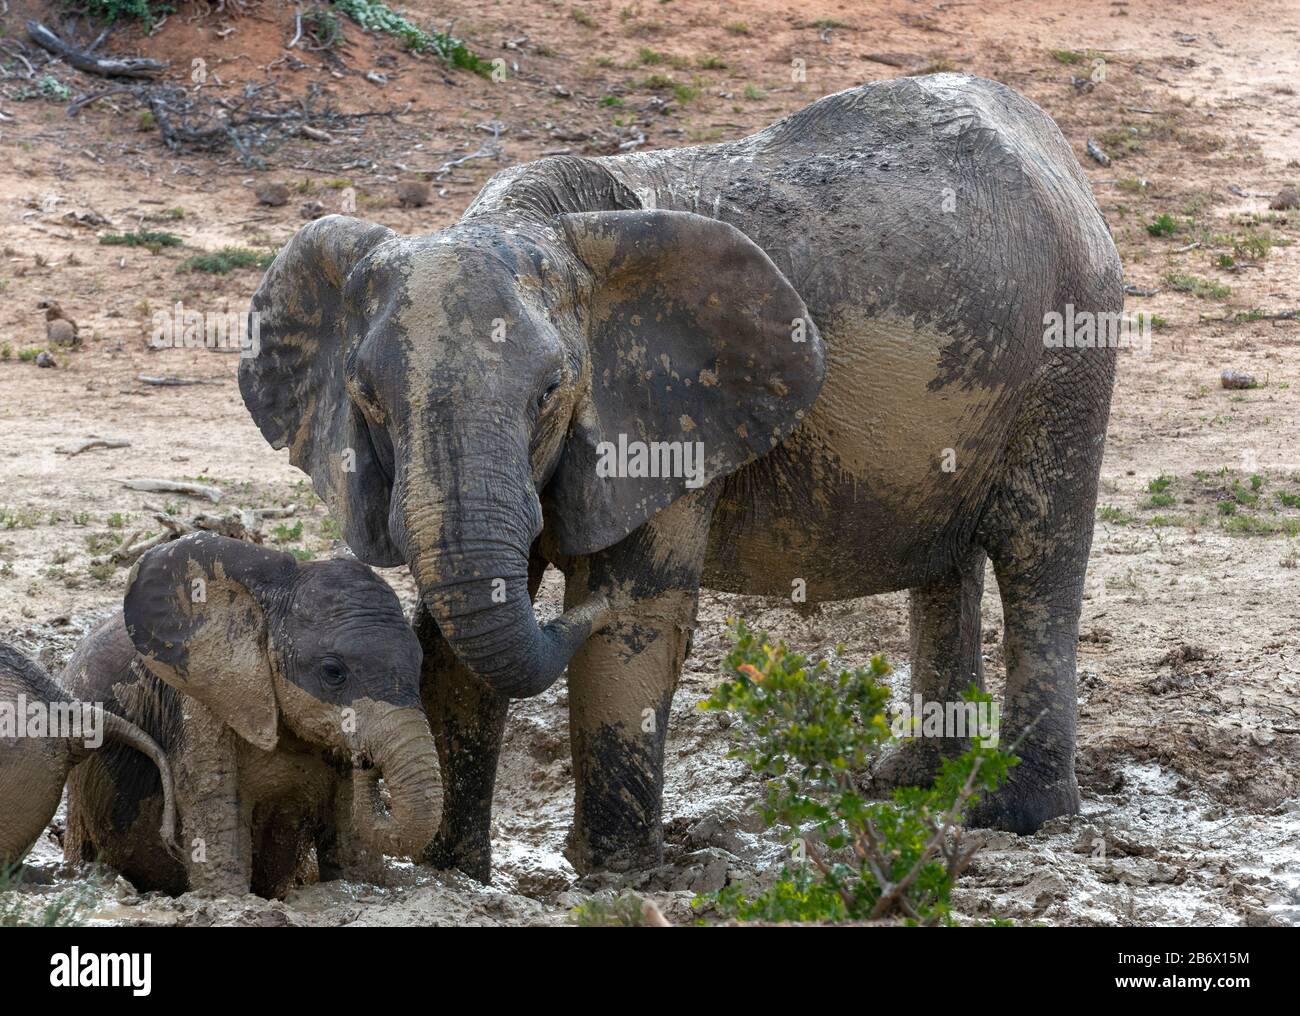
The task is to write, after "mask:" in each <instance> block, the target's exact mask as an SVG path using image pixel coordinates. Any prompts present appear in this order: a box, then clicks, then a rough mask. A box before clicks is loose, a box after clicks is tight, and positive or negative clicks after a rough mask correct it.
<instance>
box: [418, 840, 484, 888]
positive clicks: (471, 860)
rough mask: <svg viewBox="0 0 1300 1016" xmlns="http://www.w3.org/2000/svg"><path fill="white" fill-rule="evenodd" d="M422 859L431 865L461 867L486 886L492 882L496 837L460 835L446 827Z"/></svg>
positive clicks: (434, 866)
mask: <svg viewBox="0 0 1300 1016" xmlns="http://www.w3.org/2000/svg"><path fill="white" fill-rule="evenodd" d="M420 860H421V862H422V863H424V864H427V865H428V866H429V867H430V868H438V869H446V868H458V869H460V870H461V871H463V872H464V873H465V874H466V875H468V876H469V877H470V878H472V879H474V880H475V881H477V882H482V883H483V884H484V885H487V884H488V883H489V882H491V881H492V840H491V837H489V836H488V835H486V834H475V835H465V834H462V835H459V836H457V835H455V834H452V833H448V832H446V831H445V830H443V831H441V832H439V833H438V835H437V836H435V837H434V838H433V842H431V843H430V844H429V845H428V846H427V847H425V848H424V855H423V856H422V857H421V858H420Z"/></svg>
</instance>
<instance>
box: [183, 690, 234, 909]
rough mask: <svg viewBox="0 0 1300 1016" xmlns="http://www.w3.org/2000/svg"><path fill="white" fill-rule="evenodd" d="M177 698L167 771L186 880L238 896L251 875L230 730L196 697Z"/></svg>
mask: <svg viewBox="0 0 1300 1016" xmlns="http://www.w3.org/2000/svg"><path fill="white" fill-rule="evenodd" d="M182 703H183V704H182V709H183V722H184V727H183V729H184V740H183V743H182V745H181V750H180V751H179V752H178V755H177V760H176V764H175V765H174V766H173V771H174V773H175V776H176V797H177V802H176V803H177V811H178V812H179V814H180V822H181V850H182V859H183V861H184V863H185V873H186V881H187V883H188V887H189V888H190V889H191V890H202V891H206V892H212V893H221V894H228V895H234V896H242V895H244V894H245V893H247V892H248V891H249V889H250V887H251V885H252V881H253V842H252V833H251V828H250V824H249V819H250V816H249V815H248V814H247V812H248V811H249V810H250V809H248V808H247V807H246V806H245V805H244V804H243V803H241V800H240V794H239V764H238V760H237V749H236V741H235V734H234V733H233V732H232V731H231V730H230V729H229V728H228V727H227V726H226V725H225V724H224V723H222V722H221V721H220V720H218V719H217V718H216V717H215V716H214V715H213V714H212V713H211V711H209V710H208V708H207V707H206V706H204V705H202V704H201V703H199V702H197V701H195V700H194V699H191V698H188V697H186V698H183V699H182Z"/></svg>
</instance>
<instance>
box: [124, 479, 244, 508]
mask: <svg viewBox="0 0 1300 1016" xmlns="http://www.w3.org/2000/svg"><path fill="white" fill-rule="evenodd" d="M122 486H124V487H128V488H130V489H131V490H144V491H148V492H149V493H150V494H187V495H189V496H190V497H205V498H207V499H208V500H209V501H211V502H212V503H213V504H220V503H221V491H219V490H218V489H217V488H216V487H209V486H208V485H207V484H203V483H188V482H186V481H184V480H150V479H143V480H123V481H122Z"/></svg>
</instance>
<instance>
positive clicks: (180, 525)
mask: <svg viewBox="0 0 1300 1016" xmlns="http://www.w3.org/2000/svg"><path fill="white" fill-rule="evenodd" d="M297 510H298V506H297V505H296V504H291V505H286V506H285V507H283V508H241V509H240V510H238V511H234V512H230V513H229V514H227V515H212V514H210V513H207V512H200V513H199V514H198V515H195V516H194V517H193V518H191V519H190V520H189V521H188V522H186V521H184V520H183V519H178V518H176V517H175V516H173V515H168V514H167V513H166V512H162V511H157V510H153V509H151V513H152V515H153V517H154V521H156V522H157V523H158V524H159V525H160V526H162V527H163V531H162V532H161V533H157V534H156V535H154V536H150V537H147V538H143V539H142V537H144V533H143V532H142V531H140V530H138V529H137V530H135V531H133V532H132V533H131V535H130V536H128V537H127V538H126V539H125V540H123V541H122V543H121V545H120V546H119V547H118V548H117V549H116V550H114V551H113V552H112V553H111V554H109V555H108V556H107V557H102V558H96V559H95V561H94V562H93V563H95V564H104V563H109V564H117V565H129V564H131V563H133V562H134V561H135V560H136V558H138V557H139V556H140V555H141V554H144V553H146V552H147V551H150V550H153V548H154V547H157V546H160V545H162V544H164V543H170V542H171V541H172V540H179V539H180V538H181V537H182V536H187V535H189V534H190V533H198V532H206V533H218V534H220V535H221V536H228V537H230V538H231V539H232V540H244V541H246V542H248V543H261V542H262V520H263V519H283V518H288V517H289V516H290V515H293V514H294V513H295V512H297Z"/></svg>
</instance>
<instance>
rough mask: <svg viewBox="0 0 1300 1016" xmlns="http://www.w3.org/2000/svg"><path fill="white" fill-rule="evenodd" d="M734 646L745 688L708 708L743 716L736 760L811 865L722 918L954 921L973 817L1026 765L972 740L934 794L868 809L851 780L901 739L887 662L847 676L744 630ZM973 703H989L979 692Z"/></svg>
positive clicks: (722, 904) (732, 901)
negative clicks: (1013, 770) (952, 902)
mask: <svg viewBox="0 0 1300 1016" xmlns="http://www.w3.org/2000/svg"><path fill="white" fill-rule="evenodd" d="M734 639H735V646H734V648H733V649H732V651H731V653H730V654H729V655H728V657H727V662H726V667H727V669H728V670H729V671H730V672H731V673H732V674H733V675H734V677H733V678H732V679H731V680H729V681H726V682H725V683H724V684H722V685H721V686H720V687H719V688H718V689H717V690H716V691H715V692H714V693H713V695H712V696H711V697H710V698H709V699H707V700H706V701H704V702H702V703H701V704H700V705H701V708H704V709H713V710H729V711H731V712H733V713H735V714H736V716H737V718H738V719H739V720H740V723H739V724H736V725H733V727H732V728H731V729H732V730H733V731H735V732H737V733H736V735H735V736H736V737H737V740H738V743H737V746H736V747H735V748H734V749H733V751H732V753H731V754H732V756H733V757H736V758H740V759H742V760H743V761H744V762H745V763H746V764H747V765H748V766H749V767H750V769H752V770H753V772H754V773H755V774H756V775H758V776H759V777H761V778H762V779H763V781H764V784H765V788H766V793H765V796H764V799H763V802H762V804H761V812H762V817H763V822H764V823H765V825H767V826H768V827H772V826H781V827H784V828H786V829H788V830H789V832H790V834H791V837H792V839H793V840H794V842H795V849H796V856H797V857H798V858H799V859H800V860H802V859H803V858H806V860H807V863H796V865H795V866H794V867H791V866H789V865H787V866H786V867H785V868H783V869H782V871H781V875H780V877H779V878H778V879H777V881H776V883H775V884H774V885H773V886H771V888H769V889H767V890H766V891H764V892H762V893H760V894H759V895H757V896H753V897H749V896H746V895H745V894H744V892H743V891H742V890H741V889H739V888H737V887H734V886H729V887H727V888H725V889H723V890H722V891H721V892H719V893H716V894H713V896H712V899H713V900H714V901H715V902H716V905H717V907H718V909H719V910H720V911H721V912H722V913H724V914H727V915H730V916H735V917H738V918H741V919H742V920H755V919H757V920H767V921H843V920H864V919H882V918H903V919H905V920H906V921H907V922H908V923H916V924H937V923H940V922H945V923H946V922H947V921H949V906H948V898H949V893H950V891H951V889H952V885H953V881H954V880H955V879H956V877H957V876H958V875H959V874H960V873H961V872H962V871H963V870H964V869H965V868H966V866H967V865H968V864H969V863H970V859H971V857H972V856H973V854H974V850H975V848H972V847H964V846H963V845H962V829H961V822H962V819H963V817H964V813H965V810H966V808H967V806H969V805H970V804H972V803H974V802H975V801H977V800H978V799H979V794H980V793H981V792H983V791H992V790H994V789H996V787H997V786H998V785H999V784H1000V783H1001V782H1002V781H1003V780H1004V779H1005V778H1006V774H1007V770H1008V769H1009V768H1010V767H1011V766H1013V765H1015V764H1016V763H1017V761H1018V760H1017V759H1016V758H1015V757H1014V756H1013V755H1012V754H1010V753H1009V752H1004V751H999V750H998V749H996V748H993V747H989V746H988V744H987V743H986V742H985V741H983V740H982V739H980V738H979V737H973V738H972V744H971V747H970V748H969V749H968V750H967V751H966V752H965V753H964V754H962V755H961V756H959V757H957V758H954V759H948V760H946V761H944V762H943V763H942V770H941V772H940V774H939V776H938V777H937V778H936V779H935V782H934V784H933V786H931V787H925V788H923V787H903V788H899V789H897V790H895V791H894V792H893V794H892V796H891V798H890V799H889V800H887V801H872V800H869V799H867V797H866V796H864V795H863V794H862V793H861V792H859V790H858V789H857V787H856V785H855V783H854V780H853V774H854V773H855V772H859V771H861V770H863V769H865V768H866V767H867V765H868V764H869V762H870V760H871V758H872V757H873V756H874V755H875V754H876V753H877V752H878V751H879V749H880V748H881V746H882V745H883V744H884V743H885V742H886V741H888V740H889V739H890V737H891V732H890V724H889V722H888V720H887V718H886V707H887V706H888V703H889V689H888V687H887V686H886V685H884V684H883V683H882V680H881V679H882V678H884V676H885V675H886V674H887V673H889V665H888V664H887V663H886V662H885V660H884V659H883V657H880V656H876V657H873V658H872V660H871V666H870V668H869V669H863V668H861V667H856V668H854V669H852V670H847V669H839V670H838V671H837V670H834V669H832V667H831V665H830V664H829V663H828V662H827V661H826V660H818V661H817V662H815V663H814V662H812V661H810V660H808V659H807V658H806V657H804V656H801V655H799V654H797V653H792V652H790V651H789V650H788V649H787V648H786V646H785V644H784V643H782V642H777V643H776V644H775V645H772V644H771V643H769V642H768V640H767V636H766V635H764V634H758V635H756V634H754V633H753V632H751V631H750V630H749V629H748V628H747V627H746V626H745V624H744V622H743V621H740V622H736V624H735V625H734ZM964 697H965V699H966V700H967V701H968V702H976V703H985V704H986V705H987V704H988V703H990V701H991V700H990V698H989V696H988V695H986V694H983V693H981V692H979V691H978V690H977V689H975V688H974V687H972V688H971V689H970V691H968V692H967V693H966V694H965V696H964ZM699 902H703V901H699Z"/></svg>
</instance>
